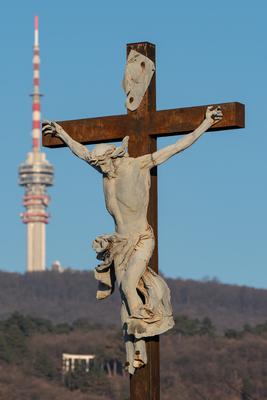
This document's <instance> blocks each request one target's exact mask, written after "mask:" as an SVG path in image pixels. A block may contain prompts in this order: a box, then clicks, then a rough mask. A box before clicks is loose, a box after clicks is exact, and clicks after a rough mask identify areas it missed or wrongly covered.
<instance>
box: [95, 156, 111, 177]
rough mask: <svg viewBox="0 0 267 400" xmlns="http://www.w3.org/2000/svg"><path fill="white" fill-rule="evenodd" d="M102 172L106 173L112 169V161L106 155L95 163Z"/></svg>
mask: <svg viewBox="0 0 267 400" xmlns="http://www.w3.org/2000/svg"><path fill="white" fill-rule="evenodd" d="M96 165H97V166H98V167H99V168H100V169H101V171H102V172H103V174H107V173H109V172H111V171H112V170H113V163H112V158H111V157H108V156H106V157H105V158H104V159H103V160H101V161H98V162H97V164H96Z"/></svg>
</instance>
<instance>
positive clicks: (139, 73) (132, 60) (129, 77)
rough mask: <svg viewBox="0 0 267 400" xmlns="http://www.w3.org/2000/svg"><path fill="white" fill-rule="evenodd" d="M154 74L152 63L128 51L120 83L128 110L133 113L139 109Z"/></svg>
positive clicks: (141, 55)
mask: <svg viewBox="0 0 267 400" xmlns="http://www.w3.org/2000/svg"><path fill="white" fill-rule="evenodd" d="M154 72H155V64H154V63H153V61H151V60H150V59H149V58H148V57H146V56H144V55H143V54H141V53H138V52H137V51H135V50H131V51H130V53H129V56H128V59H127V64H126V67H125V73H124V79H123V82H122V85H123V89H124V91H125V94H126V96H127V98H126V103H125V105H126V108H127V109H128V110H130V111H134V110H136V109H137V108H138V107H139V105H140V104H141V101H142V99H143V97H144V94H145V92H146V91H147V88H148V86H149V84H150V81H151V79H152V76H153V74H154Z"/></svg>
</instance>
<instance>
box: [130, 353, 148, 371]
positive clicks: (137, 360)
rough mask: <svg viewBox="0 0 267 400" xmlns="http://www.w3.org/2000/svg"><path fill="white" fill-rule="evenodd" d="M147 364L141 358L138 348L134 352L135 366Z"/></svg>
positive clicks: (139, 366)
mask: <svg viewBox="0 0 267 400" xmlns="http://www.w3.org/2000/svg"><path fill="white" fill-rule="evenodd" d="M144 365H145V362H144V361H143V360H142V359H141V356H140V351H139V350H137V351H136V352H135V354H134V361H133V366H134V368H141V367H143V366H144Z"/></svg>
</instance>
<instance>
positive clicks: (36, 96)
mask: <svg viewBox="0 0 267 400" xmlns="http://www.w3.org/2000/svg"><path fill="white" fill-rule="evenodd" d="M40 97H41V95H40V50H39V27H38V16H35V18H34V47H33V94H32V148H33V151H34V152H39V150H40V137H41V112H40V111H41V106H40Z"/></svg>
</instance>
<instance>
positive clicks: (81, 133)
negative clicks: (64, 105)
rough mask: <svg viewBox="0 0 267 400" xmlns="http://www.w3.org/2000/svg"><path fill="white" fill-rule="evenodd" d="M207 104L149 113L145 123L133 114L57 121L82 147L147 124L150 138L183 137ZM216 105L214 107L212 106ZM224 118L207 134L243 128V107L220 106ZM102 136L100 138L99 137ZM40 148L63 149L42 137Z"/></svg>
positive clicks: (114, 138) (131, 132)
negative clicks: (41, 146)
mask: <svg viewBox="0 0 267 400" xmlns="http://www.w3.org/2000/svg"><path fill="white" fill-rule="evenodd" d="M208 105H210V104H207V105H203V106H196V107H184V108H174V109H170V110H159V111H151V112H150V115H149V118H148V120H147V119H146V120H145V119H144V117H142V116H140V117H139V118H136V113H135V112H131V113H130V114H125V115H113V116H104V117H97V118H83V119H78V120H68V121H57V122H58V123H59V124H60V125H61V126H62V127H63V128H64V129H65V130H66V131H67V132H68V133H69V135H70V136H71V137H72V138H73V139H74V140H77V141H78V142H80V143H82V144H85V145H86V144H96V143H100V142H103V141H104V142H115V141H118V140H121V139H122V138H123V137H124V136H126V135H128V136H131V135H134V134H136V132H137V131H138V130H139V127H140V125H143V124H144V123H146V125H147V132H148V134H149V136H151V137H164V136H175V135H184V134H187V133H190V132H192V131H193V130H194V129H195V128H196V127H197V126H199V125H200V123H201V122H202V120H203V118H204V115H205V110H206V108H207V106H208ZM214 105H215V104H214ZM218 105H220V106H221V107H222V112H223V115H224V117H223V119H222V121H220V122H219V123H218V124H216V125H214V126H213V127H212V128H211V129H210V130H209V131H220V130H230V129H239V128H244V127H245V106H244V104H242V103H239V102H232V103H220V104H218ZM100 134H101V137H100ZM43 146H45V147H50V148H57V147H65V144H64V143H63V142H62V141H61V140H60V139H58V138H54V137H51V136H43Z"/></svg>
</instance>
